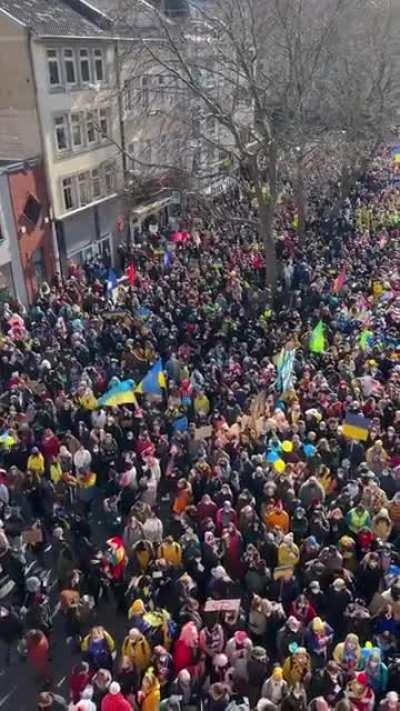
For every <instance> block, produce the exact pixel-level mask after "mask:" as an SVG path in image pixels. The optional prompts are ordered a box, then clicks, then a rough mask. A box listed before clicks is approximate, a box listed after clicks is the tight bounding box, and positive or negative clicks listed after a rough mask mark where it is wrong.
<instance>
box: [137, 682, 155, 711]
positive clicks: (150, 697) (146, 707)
mask: <svg viewBox="0 0 400 711" xmlns="http://www.w3.org/2000/svg"><path fill="white" fill-rule="evenodd" d="M143 694H144V696H143V698H142V700H141V703H140V711H158V709H159V708H160V682H159V681H158V679H157V677H154V683H153V686H152V687H151V688H150V689H148V690H146V691H143Z"/></svg>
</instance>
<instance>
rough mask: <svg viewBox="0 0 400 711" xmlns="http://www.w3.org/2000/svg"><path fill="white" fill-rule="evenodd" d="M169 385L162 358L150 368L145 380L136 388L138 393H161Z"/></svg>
mask: <svg viewBox="0 0 400 711" xmlns="http://www.w3.org/2000/svg"><path fill="white" fill-rule="evenodd" d="M166 387H167V382H166V379H165V375H164V370H163V367H162V362H161V358H160V360H158V361H157V362H156V363H154V365H153V366H152V367H151V368H150V370H149V372H148V373H147V374H146V375H145V376H144V378H143V380H142V381H141V382H140V383H139V385H138V386H137V388H136V392H137V393H148V394H149V395H161V394H162V390H163V389H165V388H166Z"/></svg>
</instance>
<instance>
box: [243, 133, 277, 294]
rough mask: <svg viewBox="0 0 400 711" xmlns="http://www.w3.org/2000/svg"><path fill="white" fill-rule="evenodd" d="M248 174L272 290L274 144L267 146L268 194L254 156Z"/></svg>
mask: <svg viewBox="0 0 400 711" xmlns="http://www.w3.org/2000/svg"><path fill="white" fill-rule="evenodd" d="M250 175H251V178H252V181H253V184H254V189H255V194H256V198H257V203H258V214H259V221H260V237H261V239H262V241H263V245H264V260H265V285H266V287H268V288H269V289H271V291H274V289H275V287H276V283H277V281H278V259H277V256H276V245H275V241H274V236H273V233H274V221H275V211H276V205H277V202H278V177H277V151H276V147H275V145H274V144H272V145H271V146H270V147H269V150H268V156H267V179H268V194H265V193H264V190H263V187H264V186H263V176H262V173H261V171H260V170H259V167H258V163H257V159H256V158H255V159H254V160H253V161H251V163H250Z"/></svg>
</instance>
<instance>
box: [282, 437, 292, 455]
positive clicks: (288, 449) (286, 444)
mask: <svg viewBox="0 0 400 711" xmlns="http://www.w3.org/2000/svg"><path fill="white" fill-rule="evenodd" d="M282 449H283V451H284V452H286V454H289V452H293V442H290V441H289V440H288V439H285V440H284V441H283V442H282Z"/></svg>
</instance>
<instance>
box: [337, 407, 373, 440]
mask: <svg viewBox="0 0 400 711" xmlns="http://www.w3.org/2000/svg"><path fill="white" fill-rule="evenodd" d="M370 427H371V420H369V419H368V418H367V417H364V415H356V414H353V413H350V412H349V413H347V415H346V417H345V420H344V422H343V425H342V434H343V436H344V437H347V439H356V440H361V441H362V442H366V441H367V439H368V434H369V428H370Z"/></svg>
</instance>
